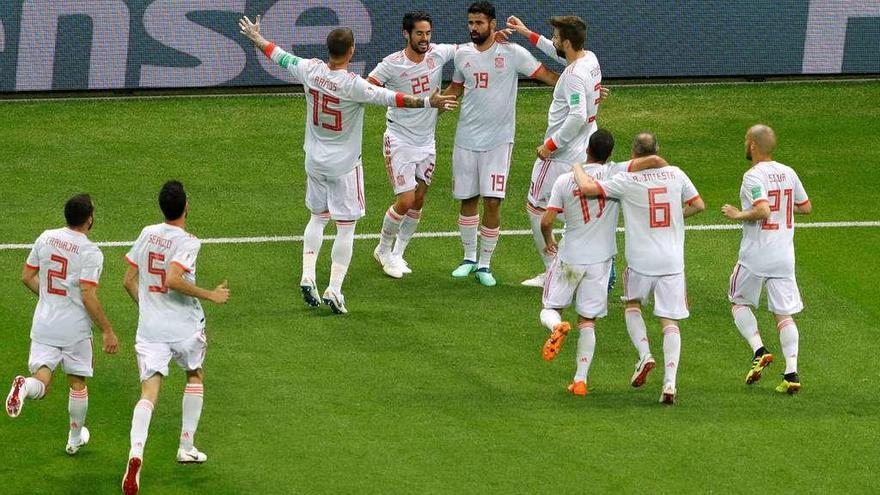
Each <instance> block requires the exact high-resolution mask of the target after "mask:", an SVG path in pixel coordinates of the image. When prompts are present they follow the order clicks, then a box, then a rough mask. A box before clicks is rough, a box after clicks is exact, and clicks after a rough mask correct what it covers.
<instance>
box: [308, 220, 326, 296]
mask: <svg viewBox="0 0 880 495" xmlns="http://www.w3.org/2000/svg"><path fill="white" fill-rule="evenodd" d="M328 221H330V213H322V214H320V215H315V214H314V213H312V217H311V218H310V219H309V223H308V224H306V230H305V232H304V233H303V251H302V253H303V258H302V261H303V271H302V282H305V281H306V280H311V281H313V282H314V281H315V279H316V278H317V276H316V275H315V265H316V264H317V263H318V254H319V253H320V252H321V244H323V243H324V227H326V226H327V222H328Z"/></svg>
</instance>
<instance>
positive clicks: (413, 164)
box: [367, 10, 456, 278]
mask: <svg viewBox="0 0 880 495" xmlns="http://www.w3.org/2000/svg"><path fill="white" fill-rule="evenodd" d="M431 25H432V21H431V16H430V15H429V14H428V13H427V12H425V11H422V10H414V11H410V12H407V13H406V14H404V16H403V36H404V38H405V39H406V47H405V48H404V49H403V50H401V51H399V52H395V53H392V54H391V55H388V56H387V57H385V58H384V59H383V60H382V61H381V62H379V64H378V65H377V66H376V68H375V69H373V71H372V72H370V75H369V76H368V77H367V80H368V81H369V82H371V83H373V84H375V85H377V86H382V87H385V88H388V89H390V90H392V91H397V92H409V93H412V94H413V95H414V96H419V95H421V96H425V95H429V94H431V93H432V92H433V91H435V90H438V89H439V88H440V84H441V83H442V77H443V66H444V65H445V64H446V63H447V62H449V61H451V60H452V59H453V57H455V50H456V45H450V44H434V43H431ZM386 121H387V124H386V129H385V135H384V136H383V150H384V154H385V168H386V171H387V172H388V179H389V181H390V182H391V187H392V189H393V190H394V194H395V196H396V198H395V200H394V204H392V205H391V206H390V207H389V208H388V210H387V211H386V212H385V218H384V220H383V221H382V230H381V231H380V233H379V236H380V237H379V245H378V246H376V249H375V250H374V251H373V257H374V258H375V259H376V261H377V262H378V263H379V264H380V265H381V266H382V269H383V271H384V272H385V273H386V274H387V275H388V276H389V277H393V278H401V277H403V275H404V274H407V273H410V272H411V270H410V268H409V265H408V264H407V263H406V261H404V259H403V255H404V253H405V252H406V248H407V246H408V245H409V241H410V239H412V236H413V234H415V232H416V229H417V228H418V225H419V221H420V219H421V217H422V206H423V205H424V202H425V195H426V194H427V192H428V188H429V187H430V185H431V179H432V177H433V175H434V167H435V164H436V162H437V151H436V148H435V141H434V129H435V125H436V123H437V109H435V108H424V109H410V108H397V107H389V108H388V112H387V113H386Z"/></svg>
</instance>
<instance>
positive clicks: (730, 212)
mask: <svg viewBox="0 0 880 495" xmlns="http://www.w3.org/2000/svg"><path fill="white" fill-rule="evenodd" d="M721 213H722V214H723V215H724V216H725V217H727V218H729V219H731V220H739V216H740V211H739V208H737V207H736V206H733V205H724V206H722V207H721Z"/></svg>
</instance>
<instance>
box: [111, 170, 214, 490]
mask: <svg viewBox="0 0 880 495" xmlns="http://www.w3.org/2000/svg"><path fill="white" fill-rule="evenodd" d="M159 208H160V209H161V210H162V214H163V215H164V216H165V222H163V223H159V224H156V225H149V226H147V227H144V229H143V230H142V231H141V233H140V235H139V236H138V238H137V240H136V241H135V243H134V245H133V246H132V247H131V250H129V252H128V254H126V255H125V261H126V262H127V263H128V264H129V265H130V266H129V267H128V271H127V272H126V273H125V290H126V291H127V292H128V295H129V296H131V298H132V300H134V302H135V304H137V305H138V327H137V337H136V339H135V346H134V349H135V353H136V354H137V364H138V370H139V372H140V380H141V397H140V400H139V401H138V403H137V404H136V405H135V407H134V414H133V415H132V419H131V450H130V451H129V454H128V465H127V467H126V470H125V476H124V477H123V478H122V491H123V493H125V494H126V495H133V494H136V493H137V492H138V490H139V489H140V476H141V467H142V466H143V459H144V445H145V444H146V443H147V433H148V431H149V429H150V419H151V417H152V415H153V408H155V407H156V401H157V400H158V399H159V388H160V387H161V385H162V377H163V376H168V363H169V362H170V361H171V360H172V359H173V360H174V361H175V362H176V363H177V365H178V366H180V368H181V369H183V370H184V371H185V372H186V388H185V389H184V392H183V407H182V416H183V424H182V427H181V432H180V444H179V447H178V449H177V462H179V463H182V464H201V463H203V462H205V461H206V460H208V456H206V455H205V454H204V453H202V452H200V451H199V450H198V449H197V448H196V447H195V445H193V439H194V437H195V434H196V428H197V427H198V425H199V418H200V417H201V415H202V395H203V393H204V373H203V371H202V364H203V363H204V360H205V352H206V351H207V348H208V337H207V335H206V333H205V313H204V311H202V305H201V303H200V302H199V300H200V299H205V300H208V301H211V302H214V303H216V304H226V302H227V301H228V300H229V289H227V286H226V282H225V281H224V282H223V283H222V284H220V285H218V286H217V287H216V288H214V290H206V289H202V288H200V287H198V286H196V258H197V257H198V255H199V249H201V247H202V243H201V241H199V240H198V239H197V238H196V237H195V236H193V235H191V234H189V233H188V232H187V231H186V230H184V228H185V227H186V218H187V215H188V213H189V203H188V202H187V199H186V192H185V191H184V189H183V184H181V183H180V182H177V181H169V182H166V183H165V185H163V186H162V189H161V191H159Z"/></svg>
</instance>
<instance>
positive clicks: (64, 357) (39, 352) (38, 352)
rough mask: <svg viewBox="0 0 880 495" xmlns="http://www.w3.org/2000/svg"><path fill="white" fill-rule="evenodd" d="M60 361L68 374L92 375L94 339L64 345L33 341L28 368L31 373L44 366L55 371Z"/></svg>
mask: <svg viewBox="0 0 880 495" xmlns="http://www.w3.org/2000/svg"><path fill="white" fill-rule="evenodd" d="M58 363H61V366H62V368H64V372H65V373H67V374H68V375H76V376H84V377H90V376H92V374H93V373H94V359H93V355H92V339H91V338H88V339H83V340H80V341H79V342H77V343H75V344H73V345H69V346H64V347H56V346H53V345H46V344H41V343H39V342H34V341H31V352H30V356H29V357H28V369H29V370H30V372H31V374H34V373H36V372H37V370H38V369H40V368H42V367H43V366H45V367H47V368H49V369H50V370H52V371H55V368H56V367H57V366H58Z"/></svg>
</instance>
